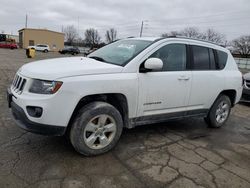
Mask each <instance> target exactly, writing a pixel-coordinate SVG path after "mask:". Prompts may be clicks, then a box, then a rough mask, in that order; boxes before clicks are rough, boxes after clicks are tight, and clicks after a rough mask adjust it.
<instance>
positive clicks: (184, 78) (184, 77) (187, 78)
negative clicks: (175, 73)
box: [178, 76, 190, 80]
mask: <svg viewBox="0 0 250 188" xmlns="http://www.w3.org/2000/svg"><path fill="white" fill-rule="evenodd" d="M189 79H190V78H189V77H187V76H180V77H179V78H178V80H189Z"/></svg>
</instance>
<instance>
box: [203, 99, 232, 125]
mask: <svg viewBox="0 0 250 188" xmlns="http://www.w3.org/2000/svg"><path fill="white" fill-rule="evenodd" d="M230 112H231V101H230V99H229V97H228V96H226V95H220V96H219V97H218V98H217V99H216V101H215V102H214V104H213V106H212V107H211V109H210V111H209V114H208V116H207V118H205V121H206V122H207V123H208V125H209V126H210V127H213V128H219V127H221V126H223V125H224V124H225V123H226V122H227V120H228V117H229V115H230Z"/></svg>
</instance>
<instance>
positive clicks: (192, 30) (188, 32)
mask: <svg viewBox="0 0 250 188" xmlns="http://www.w3.org/2000/svg"><path fill="white" fill-rule="evenodd" d="M180 34H181V35H182V36H185V37H189V38H195V39H200V38H201V35H202V34H201V32H200V31H199V29H198V28H196V27H187V28H185V29H183V30H182V31H180Z"/></svg>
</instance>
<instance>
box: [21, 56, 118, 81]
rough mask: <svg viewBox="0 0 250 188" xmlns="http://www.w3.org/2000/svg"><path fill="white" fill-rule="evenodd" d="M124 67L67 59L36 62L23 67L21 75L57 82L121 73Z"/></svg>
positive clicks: (92, 60)
mask: <svg viewBox="0 0 250 188" xmlns="http://www.w3.org/2000/svg"><path fill="white" fill-rule="evenodd" d="M122 69H123V67H121V66H118V65H112V64H108V63H104V62H100V61H97V60H95V59H91V58H86V57H66V58H55V59H47V60H41V61H35V62H31V63H28V64H26V65H24V66H22V67H21V68H20V70H19V73H20V74H22V75H24V76H27V77H30V78H36V79H44V80H55V79H58V78H63V77H71V76H81V75H91V74H107V73H118V72H121V71H122Z"/></svg>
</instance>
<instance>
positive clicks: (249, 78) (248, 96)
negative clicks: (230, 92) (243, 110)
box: [242, 72, 250, 101]
mask: <svg viewBox="0 0 250 188" xmlns="http://www.w3.org/2000/svg"><path fill="white" fill-rule="evenodd" d="M243 77H244V87H243V93H242V98H243V100H248V101H250V72H249V73H247V74H244V76H243Z"/></svg>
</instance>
